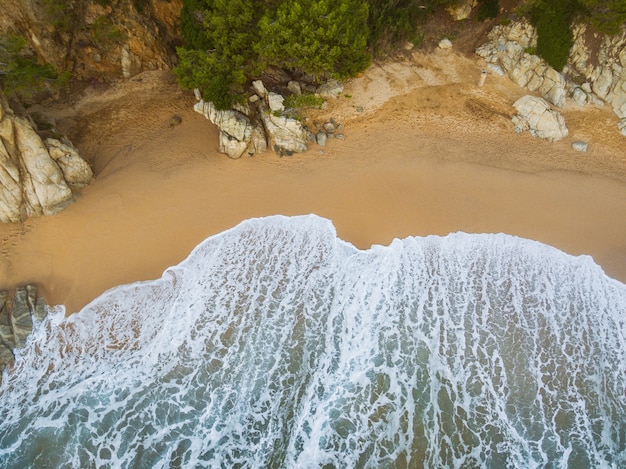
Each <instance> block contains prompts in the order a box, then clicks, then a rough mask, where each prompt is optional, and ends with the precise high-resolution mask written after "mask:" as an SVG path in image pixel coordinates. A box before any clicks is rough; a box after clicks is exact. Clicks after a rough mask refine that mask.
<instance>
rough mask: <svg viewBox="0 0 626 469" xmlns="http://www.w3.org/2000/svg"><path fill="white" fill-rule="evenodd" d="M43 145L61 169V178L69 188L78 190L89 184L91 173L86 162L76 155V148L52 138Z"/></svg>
mask: <svg viewBox="0 0 626 469" xmlns="http://www.w3.org/2000/svg"><path fill="white" fill-rule="evenodd" d="M45 143H46V146H47V147H48V153H49V154H50V157H51V158H52V159H53V160H54V161H56V163H57V165H58V166H59V168H61V171H62V172H63V178H64V179H65V182H67V184H68V185H69V186H70V187H71V188H74V189H80V188H83V187H85V186H86V185H88V184H89V183H90V182H91V180H92V179H93V172H92V171H91V168H90V167H89V165H88V164H87V162H86V161H85V160H83V159H82V158H81V157H80V156H79V155H78V150H76V148H74V147H73V146H71V145H66V144H64V143H61V142H60V141H58V140H57V139H54V138H48V139H46V142H45Z"/></svg>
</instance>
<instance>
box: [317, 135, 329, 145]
mask: <svg viewBox="0 0 626 469" xmlns="http://www.w3.org/2000/svg"><path fill="white" fill-rule="evenodd" d="M316 137H317V144H318V145H319V146H320V147H325V146H326V138H327V137H326V134H325V133H324V132H318V133H317V136H316Z"/></svg>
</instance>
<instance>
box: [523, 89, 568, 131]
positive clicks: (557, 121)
mask: <svg viewBox="0 0 626 469" xmlns="http://www.w3.org/2000/svg"><path fill="white" fill-rule="evenodd" d="M513 107H514V108H515V110H516V111H517V114H515V115H514V116H513V124H514V125H515V131H516V132H517V133H522V132H523V131H525V130H527V131H529V132H530V134H531V135H532V136H533V137H539V138H543V139H545V140H548V141H550V142H555V141H557V140H561V139H562V138H565V137H567V134H568V131H567V127H566V126H565V120H564V119H563V116H562V115H561V114H560V113H558V112H557V111H554V110H552V109H551V108H550V105H549V104H548V102H547V101H546V100H544V99H542V98H539V97H538V96H530V95H527V96H523V97H521V98H520V99H518V100H517V101H515V103H514V104H513Z"/></svg>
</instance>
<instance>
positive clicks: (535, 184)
mask: <svg viewBox="0 0 626 469" xmlns="http://www.w3.org/2000/svg"><path fill="white" fill-rule="evenodd" d="M482 65H483V64H482V63H481V62H480V60H479V59H477V58H473V57H469V58H468V57H464V56H462V55H459V54H457V53H455V52H444V51H436V52H434V53H432V54H429V55H424V54H421V53H416V54H414V55H413V56H412V57H408V58H406V59H405V60H396V61H393V62H389V63H384V64H376V65H374V66H372V67H371V68H370V69H369V70H368V71H367V72H366V73H365V74H364V76H363V77H360V78H357V79H355V80H353V81H351V82H349V83H347V84H346V88H345V90H344V94H343V95H342V96H340V97H339V98H338V99H337V100H334V101H332V102H329V106H328V108H327V109H326V110H324V111H315V112H310V113H309V114H310V115H309V118H310V119H316V120H323V119H327V118H330V117H331V116H332V117H335V119H337V121H339V122H340V123H342V124H343V126H344V133H345V136H346V138H345V140H336V139H332V140H329V143H328V145H327V146H326V147H324V148H322V147H319V146H317V145H312V146H311V148H310V149H309V151H308V152H306V153H303V154H296V155H293V156H292V157H283V158H280V157H279V156H277V155H276V154H274V153H271V152H268V153H264V154H260V155H256V156H254V157H244V158H242V159H239V160H231V159H229V158H228V157H227V156H225V155H223V154H220V153H218V152H217V130H216V128H215V127H214V126H213V125H212V124H211V123H210V122H209V121H207V120H206V119H204V117H202V116H201V115H199V114H196V113H194V112H193V111H192V106H193V104H194V102H195V100H194V99H193V96H192V94H191V93H189V92H183V91H181V90H179V89H178V87H177V86H176V84H175V80H174V79H173V77H172V75H171V74H170V73H167V72H145V73H143V74H141V75H139V76H137V77H134V78H132V79H131V80H129V81H125V82H120V83H118V84H116V85H113V86H92V87H88V88H86V89H85V90H84V91H83V92H82V93H81V94H80V95H77V96H74V97H73V98H72V100H71V101H67V102H64V103H59V104H57V105H55V106H54V107H52V108H50V107H48V108H46V109H42V112H46V113H48V114H49V115H51V116H53V117H54V118H55V119H56V121H57V127H58V128H59V129H60V130H61V131H63V132H66V133H67V135H68V136H69V137H70V139H71V140H72V141H73V142H74V143H75V145H76V146H77V147H78V149H79V150H80V152H81V154H82V155H83V156H84V157H85V158H86V159H87V160H88V161H89V162H90V163H91V165H92V167H93V168H94V171H95V173H96V178H95V180H94V181H93V183H92V184H91V185H90V186H89V187H87V188H86V189H85V190H84V191H83V192H82V194H81V195H80V197H78V198H77V200H76V201H75V202H74V203H72V204H71V205H70V206H69V207H68V208H67V209H66V210H64V211H63V212H62V213H60V214H58V215H55V216H51V217H41V218H33V219H29V220H27V221H26V222H24V223H21V224H12V225H2V226H0V240H1V249H2V257H1V261H0V288H4V289H7V288H8V289H11V288H14V287H15V286H16V285H20V284H24V283H27V282H31V283H37V284H38V285H39V286H40V289H41V292H42V293H43V295H44V297H45V299H46V301H47V302H48V304H53V305H54V304H64V305H66V308H67V313H68V314H70V313H72V312H76V311H78V310H80V308H82V307H83V306H84V305H85V304H87V303H88V302H89V301H91V300H92V299H94V298H95V297H97V296H98V295H100V294H101V293H103V292H104V291H105V290H107V289H109V288H111V287H113V286H115V285H119V284H122V283H128V282H133V281H138V280H148V279H153V278H157V277H159V276H160V275H161V273H162V272H163V271H164V270H165V269H166V268H167V267H168V266H171V265H174V264H177V263H178V262H180V261H181V260H183V259H184V258H185V257H186V256H187V255H188V254H189V253H190V251H191V250H192V249H193V248H194V247H195V246H196V245H197V244H198V243H200V242H201V241H202V240H203V239H205V238H206V237H208V236H210V235H213V234H216V233H219V232H221V231H223V230H226V229H228V228H231V227H233V226H235V225H236V224H238V223H239V222H241V221H243V220H245V219H248V218H251V217H261V216H267V215H273V214H284V215H296V214H308V213H315V214H318V215H320V216H322V217H326V218H329V219H330V220H332V221H333V223H334V224H335V226H336V228H337V233H338V236H339V237H341V238H342V239H344V240H347V241H349V242H352V243H353V244H355V245H356V246H357V247H359V248H363V249H365V248H368V247H370V246H371V245H372V244H389V243H390V242H391V241H392V240H393V239H394V238H404V237H407V236H426V235H446V234H448V233H450V232H456V231H464V232H468V233H497V232H504V233H508V234H512V235H517V236H521V237H524V238H529V239H534V240H537V241H541V242H543V243H546V244H549V245H552V246H555V247H557V248H559V249H561V250H563V251H565V252H567V253H569V254H572V255H582V254H585V255H591V256H592V257H593V259H594V260H595V262H597V263H598V264H600V265H601V266H602V268H603V269H604V270H605V272H606V273H607V274H608V275H609V276H611V277H613V278H616V279H618V280H620V281H622V282H626V147H625V145H624V143H625V142H626V139H625V137H623V136H621V135H620V134H619V132H618V130H617V117H616V116H615V115H614V114H613V113H612V112H611V111H610V109H609V108H608V107H597V106H587V107H585V108H578V107H576V106H575V105H573V104H568V105H567V106H566V107H565V108H564V109H563V114H564V117H565V119H566V123H567V125H568V127H569V130H570V136H569V137H568V138H566V139H565V140H563V141H560V142H555V143H549V142H545V141H542V140H539V139H533V138H532V137H531V136H530V135H528V134H523V135H517V134H515V133H514V131H513V125H512V123H511V121H510V117H511V115H512V114H513V112H514V109H513V107H512V103H513V102H514V101H515V100H516V99H517V98H519V97H520V96H522V95H524V94H526V93H525V91H524V90H522V89H520V88H519V87H517V86H516V85H514V84H513V83H511V82H510V81H509V80H508V79H506V78H502V77H497V76H494V75H490V76H489V77H488V79H487V83H486V85H485V86H484V87H482V88H479V87H477V86H476V84H477V82H478V77H479V75H480V70H481V67H482ZM361 108H362V111H361ZM173 115H178V116H180V117H181V118H182V122H181V123H180V125H175V126H172V125H171V118H172V116H173ZM577 140H584V141H586V142H588V143H589V151H588V152H587V153H580V152H576V151H575V150H573V149H572V148H571V143H572V142H574V141H577Z"/></svg>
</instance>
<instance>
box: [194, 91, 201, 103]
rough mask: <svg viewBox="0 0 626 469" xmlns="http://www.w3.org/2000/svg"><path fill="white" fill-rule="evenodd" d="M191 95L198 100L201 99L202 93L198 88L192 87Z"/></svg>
mask: <svg viewBox="0 0 626 469" xmlns="http://www.w3.org/2000/svg"><path fill="white" fill-rule="evenodd" d="M193 95H194V96H195V97H196V101H200V100H201V99H202V93H200V90H199V89H198V88H194V89H193Z"/></svg>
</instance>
